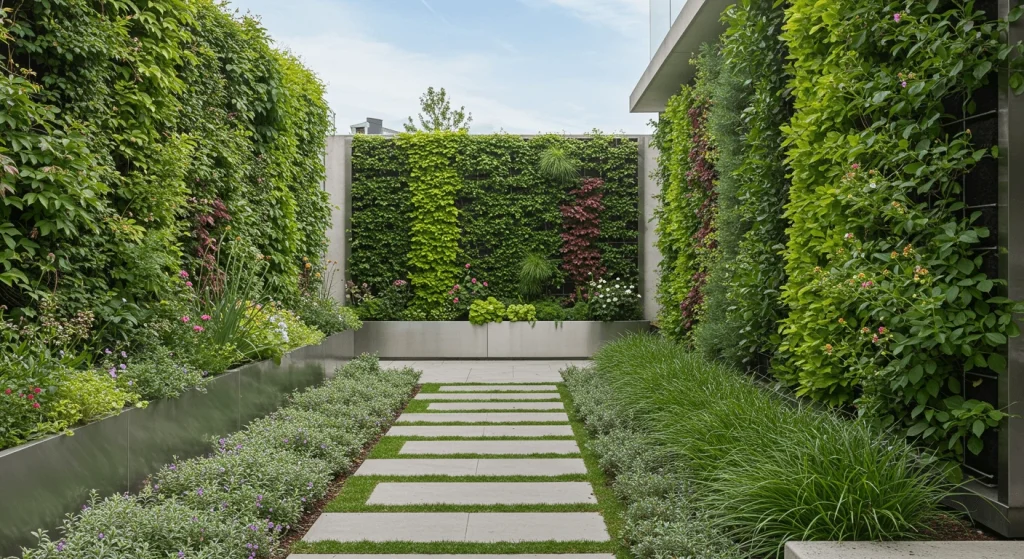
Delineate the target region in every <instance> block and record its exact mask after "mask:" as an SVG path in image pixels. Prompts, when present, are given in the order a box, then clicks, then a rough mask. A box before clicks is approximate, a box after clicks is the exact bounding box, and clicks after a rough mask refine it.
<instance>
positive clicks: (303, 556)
mask: <svg viewBox="0 0 1024 559" xmlns="http://www.w3.org/2000/svg"><path fill="white" fill-rule="evenodd" d="M288 559H615V556H614V555H612V554H611V553H560V554H554V553H552V554H542V553H519V554H515V555H512V554H506V555H495V554H492V555H485V554H474V555H470V554H466V555H440V554H437V555H435V554H431V555H430V556H429V558H428V557H424V556H423V555H416V554H412V553H407V554H399V553H381V554H379V555H369V554H357V553H324V554H308V553H297V554H292V555H289V556H288Z"/></svg>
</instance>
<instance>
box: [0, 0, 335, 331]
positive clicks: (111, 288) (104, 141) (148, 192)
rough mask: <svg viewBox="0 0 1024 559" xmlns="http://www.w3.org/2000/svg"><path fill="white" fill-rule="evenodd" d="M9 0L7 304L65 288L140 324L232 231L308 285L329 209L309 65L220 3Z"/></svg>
mask: <svg viewBox="0 0 1024 559" xmlns="http://www.w3.org/2000/svg"><path fill="white" fill-rule="evenodd" d="M5 10H7V11H5V12H4V14H3V20H2V21H3V25H2V29H3V44H2V47H0V49H2V54H3V57H4V62H5V64H4V66H5V72H4V74H3V82H2V84H0V88H2V89H3V93H4V99H5V103H4V106H3V107H2V108H0V162H2V163H3V165H2V169H3V171H2V172H0V240H2V243H0V246H2V248H0V304H3V305H5V306H6V307H7V309H8V311H9V312H14V313H15V314H21V315H24V316H31V315H33V314H34V313H35V311H34V308H35V305H36V304H37V302H38V301H40V300H42V299H44V298H47V297H50V296H51V295H54V296H55V297H56V299H57V300H58V302H59V305H60V309H61V312H62V313H63V314H65V315H67V316H71V315H73V314H74V313H76V312H79V311H88V312H92V313H94V314H95V316H96V318H97V322H98V325H99V326H100V327H101V328H102V330H103V331H104V332H105V334H106V335H107V337H114V338H128V337H130V336H131V332H130V330H131V328H132V327H133V326H134V325H137V324H139V323H141V322H143V321H145V320H146V319H147V317H148V316H149V307H150V306H151V304H152V303H154V302H157V301H160V300H162V299H164V298H167V297H170V296H171V294H172V293H171V292H172V286H173V281H174V278H175V274H176V272H177V271H178V270H180V269H186V270H192V271H193V272H197V271H200V270H206V271H210V272H212V271H214V270H215V269H216V268H217V259H218V252H219V251H218V250H217V248H218V247H219V244H220V241H221V239H222V238H231V239H233V240H235V242H234V243H233V244H232V246H234V247H237V250H244V251H245V252H246V253H247V254H248V253H252V254H259V255H262V256H263V257H264V260H265V261H266V262H267V263H268V271H267V273H266V276H265V280H266V283H267V284H268V286H269V287H270V288H271V290H272V292H273V294H274V295H275V296H276V297H278V298H280V299H284V300H289V299H295V298H297V297H298V295H299V280H300V276H301V275H302V274H303V273H316V272H317V271H318V270H312V269H310V270H306V269H305V268H306V266H305V264H306V263H307V262H310V263H312V264H311V266H320V256H321V254H322V253H323V251H324V249H325V243H326V240H325V235H324V231H325V229H326V227H327V225H328V222H329V218H330V207H329V204H328V201H327V199H326V195H325V194H324V192H323V191H322V189H321V186H320V185H321V181H322V179H323V175H324V167H323V162H322V155H321V154H322V152H323V150H324V146H325V138H326V135H327V132H328V130H329V122H330V121H329V119H328V108H327V105H326V103H325V102H324V100H323V86H322V84H321V83H320V82H319V80H318V79H317V78H316V77H315V76H314V75H313V74H312V73H311V72H310V71H309V70H307V69H306V68H304V67H303V66H302V64H301V63H300V62H299V61H298V60H297V59H296V58H295V57H293V56H292V55H290V54H288V53H285V52H281V51H278V50H275V49H274V48H272V47H271V46H270V40H269V38H268V37H267V35H266V33H265V31H264V30H263V28H262V27H261V26H260V24H259V23H258V22H257V21H256V20H253V19H251V18H248V17H241V18H236V17H235V16H232V15H230V14H229V13H228V12H227V11H226V8H224V7H223V6H222V5H221V4H220V3H218V2H215V1H213V0H197V1H183V0H142V1H138V2H134V3H133V2H120V1H114V2H110V1H106V2H101V1H87V0H53V1H50V2H26V3H19V4H16V5H14V6H10V7H5ZM304 259H305V260H304ZM104 325H109V326H104Z"/></svg>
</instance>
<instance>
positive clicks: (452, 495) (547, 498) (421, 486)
mask: <svg viewBox="0 0 1024 559" xmlns="http://www.w3.org/2000/svg"><path fill="white" fill-rule="evenodd" d="M576 503H597V498H596V497H595V496H594V491H593V488H592V487H591V486H590V484H589V483H587V482H582V481H570V482H548V483H490V482H476V483H456V482H446V483H392V482H385V483H379V484H377V486H376V487H374V489H373V492H372V493H371V494H370V498H369V499H367V500H366V504H368V505H563V504H576Z"/></svg>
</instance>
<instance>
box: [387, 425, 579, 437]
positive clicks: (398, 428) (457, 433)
mask: <svg viewBox="0 0 1024 559" xmlns="http://www.w3.org/2000/svg"><path fill="white" fill-rule="evenodd" d="M388 436H389V437H571V436H573V432H572V427H571V426H569V425H437V426H431V425H395V426H394V427H392V428H391V429H390V430H388Z"/></svg>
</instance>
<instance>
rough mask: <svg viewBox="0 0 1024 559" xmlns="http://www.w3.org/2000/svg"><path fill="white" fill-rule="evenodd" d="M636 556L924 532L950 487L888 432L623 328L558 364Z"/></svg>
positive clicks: (749, 553) (741, 550)
mask: <svg viewBox="0 0 1024 559" xmlns="http://www.w3.org/2000/svg"><path fill="white" fill-rule="evenodd" d="M565 376H566V381H567V384H568V387H569V390H570V392H571V393H572V394H573V399H574V401H575V403H576V406H577V410H578V412H579V413H580V415H581V416H582V417H583V419H584V421H585V423H586V425H587V427H588V429H590V430H591V431H593V432H594V434H595V435H596V436H597V442H595V443H594V445H595V450H596V451H597V452H598V454H600V455H601V456H602V467H603V468H605V469H606V470H608V471H609V472H611V473H613V474H615V475H616V481H615V485H616V491H617V493H618V494H619V495H620V497H622V498H623V499H624V500H625V501H626V503H627V505H628V507H629V508H628V511H627V514H626V521H627V530H626V534H625V536H626V538H627V540H628V541H629V543H630V545H631V546H632V549H633V552H634V554H636V555H637V556H638V557H661V556H675V557H687V556H690V557H764V556H780V555H781V553H782V550H783V546H784V545H785V542H786V541H789V540H896V539H915V538H919V537H922V531H923V530H926V529H927V528H928V526H929V524H930V523H933V522H935V521H936V520H938V518H939V517H940V516H941V515H942V512H941V511H940V508H939V503H940V501H941V500H942V498H943V497H944V496H946V495H948V494H949V492H950V491H951V489H952V487H951V486H950V485H949V484H948V483H947V482H946V481H945V478H944V477H943V476H942V475H941V474H940V472H938V471H936V470H934V469H932V468H931V467H930V466H928V465H926V461H922V460H921V459H920V457H919V456H918V454H917V451H916V450H915V449H914V448H912V447H911V446H910V445H908V444H907V443H906V442H905V441H903V440H902V439H901V438H899V437H891V436H888V434H887V433H880V432H878V431H876V430H875V429H873V428H872V427H871V426H870V425H869V424H868V423H867V422H863V421H854V420H849V419H846V418H843V417H840V416H838V415H836V414H834V413H831V412H823V411H821V410H819V409H816V408H812V407H809V406H805V405H800V404H799V403H795V402H793V401H791V400H789V399H787V398H785V397H783V396H782V395H780V394H776V393H773V392H771V391H768V390H766V389H764V388H762V387H760V386H758V385H756V384H755V383H754V382H753V381H752V380H750V379H749V378H748V377H746V376H744V375H742V374H741V373H739V372H736V371H734V370H732V369H730V368H728V367H725V366H722V365H720V364H716V363H713V362H710V361H708V360H706V359H704V358H702V357H700V356H699V355H696V354H694V353H690V352H688V351H687V350H686V349H685V348H683V347H682V346H680V345H678V344H675V343H673V342H671V341H669V340H665V339H663V338H659V337H656V336H651V335H635V336H631V337H628V338H625V339H623V340H622V341H620V342H617V343H614V344H609V345H607V346H605V347H604V348H602V350H601V351H600V352H598V354H597V355H596V356H595V358H594V365H593V367H592V368H591V369H590V370H569V371H567V372H566V374H565Z"/></svg>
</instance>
